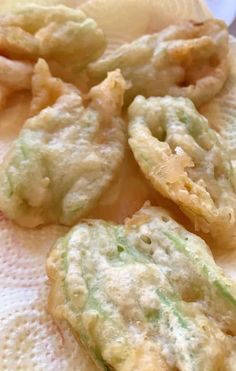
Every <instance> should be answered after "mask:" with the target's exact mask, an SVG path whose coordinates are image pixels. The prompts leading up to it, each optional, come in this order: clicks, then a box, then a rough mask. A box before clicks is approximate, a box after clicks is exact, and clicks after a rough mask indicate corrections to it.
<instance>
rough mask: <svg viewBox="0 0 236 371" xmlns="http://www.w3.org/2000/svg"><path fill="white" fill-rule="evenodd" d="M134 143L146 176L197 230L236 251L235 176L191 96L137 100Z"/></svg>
mask: <svg viewBox="0 0 236 371" xmlns="http://www.w3.org/2000/svg"><path fill="white" fill-rule="evenodd" d="M129 120H130V122H129V136H130V139H129V144H130V146H131V148H132V150H133V153H134V156H135V158H136V160H137V162H138V164H139V166H140V167H141V169H142V171H143V173H144V174H145V176H146V177H147V178H148V179H149V180H150V181H151V183H152V185H153V186H154V188H155V189H156V190H157V191H159V192H160V193H161V194H162V195H163V196H165V197H167V198H169V199H171V200H172V201H174V202H175V203H176V204H177V205H178V206H179V207H180V208H181V210H182V211H183V212H184V213H185V214H186V215H187V216H188V217H189V218H190V219H191V220H192V222H193V223H194V225H195V229H196V230H202V231H203V232H205V233H209V232H210V233H211V235H212V236H213V238H214V239H215V241H216V243H217V244H218V246H219V247H221V248H235V247H236V191H235V185H236V178H235V173H234V170H233V167H232V164H231V160H230V158H229V156H228V153H227V150H226V148H225V147H224V145H223V144H222V143H221V142H220V141H219V138H218V136H217V134H216V132H215V131H214V130H212V129H210V128H209V126H208V121H207V119H206V118H204V117H203V116H201V115H200V114H199V113H198V111H197V110H196V108H195V107H194V105H193V103H192V102H191V101H190V100H188V99H187V98H173V97H164V98H148V99H145V98H144V97H142V96H138V97H136V99H135V100H134V102H133V103H132V104H131V106H130V107H129Z"/></svg>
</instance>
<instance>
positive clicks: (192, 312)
mask: <svg viewBox="0 0 236 371" xmlns="http://www.w3.org/2000/svg"><path fill="white" fill-rule="evenodd" d="M47 272H48V275H49V277H50V280H51V284H52V288H51V293H50V298H49V308H50V311H51V313H52V314H53V316H54V317H55V318H56V319H66V320H67V321H68V322H69V324H70V326H71V328H72V329H73V332H74V333H75V336H76V337H77V338H79V340H80V341H81V342H82V343H83V345H84V346H85V347H86V349H87V350H88V351H89V353H90V355H91V356H92V357H93V359H94V360H95V362H96V363H97V365H98V366H100V367H101V369H104V370H108V369H114V370H119V371H124V370H125V371H133V370H137V371H138V370H140V371H159V370H173V369H175V368H178V369H179V370H195V371H202V370H216V369H220V370H232V371H233V369H234V366H235V363H234V361H235V357H236V351H235V341H236V337H235V335H236V320H235V318H236V286H235V283H233V282H232V281H231V280H230V279H228V278H226V276H224V274H223V271H222V270H221V269H220V268H219V267H217V266H216V264H215V262H214V260H213V258H212V256H211V254H210V252H209V249H208V247H207V245H206V244H205V242H204V241H203V240H202V239H200V238H199V237H197V236H195V235H193V234H191V233H190V232H188V231H187V230H185V229H184V228H183V227H182V226H180V225H179V224H177V223H176V222H175V221H174V220H173V219H171V218H170V216H169V215H168V213H167V212H166V211H164V210H163V209H161V208H156V207H150V206H149V204H146V205H145V206H144V208H143V209H141V210H140V211H139V212H138V213H137V214H135V215H134V216H133V217H132V219H129V220H127V221H126V224H125V225H117V224H112V223H109V222H104V221H101V220H87V221H84V222H83V223H81V224H78V225H77V226H75V227H74V228H73V229H72V230H71V231H70V232H69V233H68V234H67V235H66V236H65V237H64V238H61V239H59V240H58V242H57V243H56V244H55V246H54V247H53V249H52V251H51V253H50V255H49V258H48V260H47Z"/></svg>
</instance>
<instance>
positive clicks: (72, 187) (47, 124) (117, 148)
mask: <svg viewBox="0 0 236 371" xmlns="http://www.w3.org/2000/svg"><path fill="white" fill-rule="evenodd" d="M124 89H125V82H124V80H123V78H122V76H121V74H120V72H119V71H118V70H117V71H114V72H112V73H110V74H109V75H108V77H107V79H106V80H104V82H103V83H102V84H101V85H98V86H96V87H94V88H93V89H91V91H90V93H89V95H88V97H87V99H86V102H84V101H83V99H82V97H81V94H80V92H79V91H78V90H77V89H76V88H75V87H74V86H72V85H69V84H65V83H64V82H62V81H61V80H59V79H56V78H52V77H51V75H50V72H49V70H48V67H47V64H46V62H45V61H43V60H40V61H39V62H38V63H37V65H36V67H35V75H34V77H33V89H32V90H33V93H34V99H33V101H32V112H33V113H34V114H35V116H32V117H31V118H29V119H28V120H27V121H26V122H25V124H24V126H23V128H22V130H21V132H20V134H19V137H18V138H17V139H16V140H15V141H14V142H13V144H12V147H11V149H10V151H9V153H8V154H7V156H6V158H5V160H4V161H3V163H2V165H1V168H0V177H1V184H0V209H1V211H3V212H4V214H5V215H6V216H7V217H9V218H10V219H13V220H15V221H16V222H17V223H19V224H20V225H22V226H26V227H34V226H37V225H39V224H45V223H46V224H47V223H62V224H67V225H71V224H73V223H75V222H76V221H77V220H78V218H79V217H81V216H83V215H85V214H86V212H87V211H88V210H89V209H91V208H92V207H93V206H94V205H95V204H96V201H97V200H98V199H99V197H100V196H101V194H102V193H103V191H104V190H105V189H106V187H107V186H108V185H109V183H110V181H111V180H112V178H113V176H114V175H115V173H116V170H117V169H118V168H119V165H120V163H121V161H122V158H123V153H124V143H125V134H124V124H123V120H122V119H121V117H120V111H121V106H122V104H123V93H124Z"/></svg>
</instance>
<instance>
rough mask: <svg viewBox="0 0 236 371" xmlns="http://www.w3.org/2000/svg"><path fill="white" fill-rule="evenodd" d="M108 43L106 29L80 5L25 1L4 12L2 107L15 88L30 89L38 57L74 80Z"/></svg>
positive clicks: (1, 25)
mask: <svg viewBox="0 0 236 371" xmlns="http://www.w3.org/2000/svg"><path fill="white" fill-rule="evenodd" d="M105 46H106V42H105V38H104V35H103V32H102V30H101V29H100V28H99V27H98V26H97V24H96V22H95V21H94V20H92V19H91V18H89V17H87V16H86V15H85V14H84V13H83V12H82V11H80V10H78V9H71V8H67V7H65V6H51V7H47V6H40V5H25V6H24V7H22V8H21V9H19V10H15V11H14V12H11V13H9V14H6V15H2V16H0V108H1V107H2V106H3V105H4V104H5V101H6V99H7V97H8V96H9V95H10V94H11V93H12V92H14V91H18V90H22V89H30V87H31V78H32V74H33V64H34V63H35V62H36V61H37V60H38V58H40V57H42V58H44V59H46V60H47V61H48V63H49V64H50V67H51V70H52V71H53V73H54V72H55V74H56V75H62V76H63V78H65V79H66V78H67V79H68V80H70V79H73V78H74V76H75V75H78V73H79V72H80V71H81V70H82V69H83V68H84V67H85V66H86V65H87V64H88V62H91V61H94V60H95V59H96V58H98V57H99V56H100V55H101V54H102V53H103V51H104V49H105Z"/></svg>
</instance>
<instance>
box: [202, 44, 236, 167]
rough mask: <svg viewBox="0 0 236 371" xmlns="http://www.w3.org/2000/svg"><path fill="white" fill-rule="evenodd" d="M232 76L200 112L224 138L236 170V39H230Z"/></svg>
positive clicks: (230, 75)
mask: <svg viewBox="0 0 236 371" xmlns="http://www.w3.org/2000/svg"><path fill="white" fill-rule="evenodd" d="M229 46H230V49H229V50H230V52H229V62H230V74H229V77H228V79H227V82H226V84H225V86H224V88H223V89H222V91H221V92H220V93H219V94H218V95H217V96H216V97H215V98H214V99H212V100H211V101H210V102H209V103H208V104H205V105H204V106H202V107H201V110H200V112H201V113H202V114H203V115H204V116H206V117H207V118H208V120H209V124H210V126H211V127H212V128H213V129H215V130H216V131H217V132H218V133H219V134H220V135H221V136H222V137H223V138H224V141H225V143H226V145H227V148H228V151H229V153H230V156H231V158H232V163H233V167H234V169H236V128H235V123H236V121H235V118H236V63H235V60H236V39H235V38H233V37H231V38H230V43H229Z"/></svg>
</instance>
